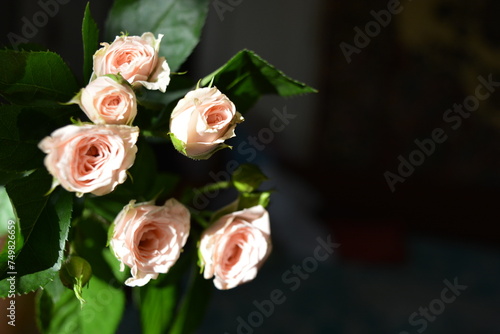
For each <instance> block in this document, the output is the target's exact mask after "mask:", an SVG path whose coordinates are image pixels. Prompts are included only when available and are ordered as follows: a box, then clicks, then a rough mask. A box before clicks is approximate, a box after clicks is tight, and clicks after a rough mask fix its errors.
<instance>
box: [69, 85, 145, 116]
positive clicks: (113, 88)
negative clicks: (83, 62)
mask: <svg viewBox="0 0 500 334" xmlns="http://www.w3.org/2000/svg"><path fill="white" fill-rule="evenodd" d="M117 80H119V78H116V79H115V78H112V77H109V76H103V77H98V78H97V79H95V80H94V81H91V82H90V83H89V84H88V85H87V87H85V88H83V89H82V90H81V91H80V93H79V94H78V95H77V96H76V97H75V98H74V99H73V100H72V101H70V102H75V103H78V104H79V105H80V108H82V110H83V111H84V112H85V114H86V115H87V116H88V118H89V119H90V120H91V121H92V122H94V123H96V124H127V125H130V124H132V122H133V121H134V118H135V116H136V115H137V102H136V97H135V93H134V91H133V90H132V88H130V86H128V84H126V82H125V84H122V83H120V82H119V81H117Z"/></svg>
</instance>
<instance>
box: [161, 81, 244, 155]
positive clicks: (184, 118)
mask: <svg viewBox="0 0 500 334" xmlns="http://www.w3.org/2000/svg"><path fill="white" fill-rule="evenodd" d="M242 121H243V117H242V116H241V114H240V113H239V112H237V111H236V108H235V106H234V104H233V102H231V101H230V100H229V99H228V98H227V96H226V95H224V94H222V93H221V92H220V91H219V90H218V89H217V88H216V87H212V88H198V89H196V90H193V91H191V92H189V93H187V94H186V96H184V98H182V99H181V100H179V102H178V103H177V105H176V106H175V108H174V110H173V111H172V115H171V117H170V137H171V138H172V142H173V144H174V146H175V148H176V149H177V150H178V151H179V152H181V153H182V154H184V155H186V156H188V157H191V158H194V159H207V158H209V157H210V156H211V155H212V154H213V153H214V152H215V151H217V150H219V149H221V148H224V147H227V145H225V144H224V141H225V140H226V139H228V138H231V137H234V136H235V134H234V129H235V127H236V124H237V123H241V122H242Z"/></svg>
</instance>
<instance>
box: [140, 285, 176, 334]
mask: <svg viewBox="0 0 500 334" xmlns="http://www.w3.org/2000/svg"><path fill="white" fill-rule="evenodd" d="M177 294H178V291H177V286H176V285H167V286H165V287H162V288H158V287H156V286H153V285H146V286H145V287H141V288H140V296H141V323H142V333H143V334H163V333H165V330H166V329H167V328H168V326H169V324H170V323H171V321H172V320H173V316H174V312H175V308H176V306H177Z"/></svg>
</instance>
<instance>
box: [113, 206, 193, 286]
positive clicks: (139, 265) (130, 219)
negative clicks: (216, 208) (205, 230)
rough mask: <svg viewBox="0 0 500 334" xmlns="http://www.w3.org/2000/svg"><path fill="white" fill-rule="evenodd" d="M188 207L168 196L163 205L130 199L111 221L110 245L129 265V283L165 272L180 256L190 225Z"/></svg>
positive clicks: (127, 281) (141, 284)
mask: <svg viewBox="0 0 500 334" xmlns="http://www.w3.org/2000/svg"><path fill="white" fill-rule="evenodd" d="M190 226H191V225H190V213H189V210H188V209H187V208H186V207H185V206H184V205H182V204H181V203H180V202H178V201H177V200H175V199H173V198H171V199H169V200H168V201H166V202H165V204H164V205H163V206H156V205H151V204H137V205H136V204H134V201H131V202H130V203H129V204H128V205H127V206H125V207H124V208H123V210H122V211H121V212H120V213H119V214H118V216H117V217H116V219H115V221H114V227H113V235H112V238H111V240H110V246H111V248H112V249H113V252H114V254H115V256H116V258H117V259H118V260H119V261H120V262H121V267H120V270H122V271H123V270H124V269H125V265H127V266H128V267H130V269H131V274H132V277H130V278H128V279H127V280H126V281H125V284H126V285H128V286H143V285H145V284H146V283H148V282H149V281H150V280H151V279H156V278H157V277H158V274H159V273H163V274H165V273H167V272H168V271H169V269H170V267H172V266H173V265H174V263H175V262H176V261H177V259H178V258H179V256H180V254H181V251H182V247H184V245H185V244H186V241H187V238H188V236H189V229H190Z"/></svg>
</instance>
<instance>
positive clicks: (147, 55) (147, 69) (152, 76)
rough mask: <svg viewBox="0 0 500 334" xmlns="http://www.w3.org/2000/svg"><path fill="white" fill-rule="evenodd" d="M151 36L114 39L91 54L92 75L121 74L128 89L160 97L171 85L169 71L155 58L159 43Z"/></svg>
mask: <svg viewBox="0 0 500 334" xmlns="http://www.w3.org/2000/svg"><path fill="white" fill-rule="evenodd" d="M162 37H163V35H161V34H159V35H158V39H156V38H155V37H154V35H153V34H152V33H150V32H146V33H144V34H142V36H140V37H139V36H117V37H116V38H115V40H114V41H113V43H111V44H108V43H102V44H101V45H102V46H103V47H102V48H100V49H99V50H97V52H96V53H95V54H94V75H93V76H92V77H93V78H95V77H100V76H103V75H106V74H121V76H122V77H123V78H124V79H125V80H127V81H128V82H129V83H130V84H131V85H133V86H136V85H139V84H140V85H143V86H144V87H146V88H147V89H151V90H160V91H162V92H163V93H164V92H165V90H166V89H167V86H168V84H169V82H170V68H169V67H168V64H167V61H166V60H165V58H164V57H159V56H158V50H159V49H160V42H161V39H162Z"/></svg>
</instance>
